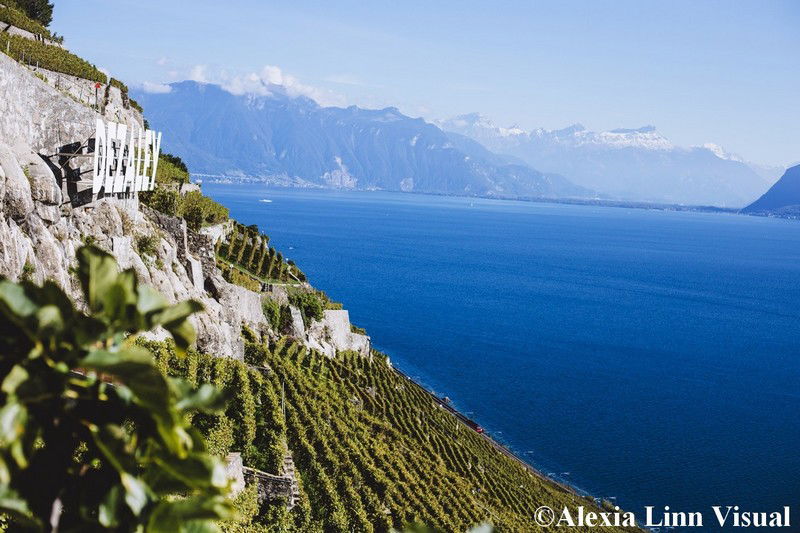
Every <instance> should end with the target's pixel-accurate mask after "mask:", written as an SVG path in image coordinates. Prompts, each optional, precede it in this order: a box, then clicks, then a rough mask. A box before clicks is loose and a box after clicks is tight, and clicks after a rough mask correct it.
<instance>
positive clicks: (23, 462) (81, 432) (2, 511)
mask: <svg viewBox="0 0 800 533" xmlns="http://www.w3.org/2000/svg"><path fill="white" fill-rule="evenodd" d="M77 274H78V278H79V280H80V283H81V286H82V289H83V295H84V298H83V300H84V302H85V306H86V309H87V311H88V313H89V314H88V315H87V314H84V313H83V312H82V311H79V310H77V309H76V308H75V307H74V306H73V304H72V302H71V301H70V300H69V298H68V296H67V295H66V294H65V293H64V292H63V291H62V290H61V289H60V288H59V287H58V286H57V285H56V284H55V283H54V282H52V281H46V282H45V283H44V285H42V286H41V287H40V286H37V285H34V284H33V283H30V282H27V281H23V282H21V283H13V282H11V281H9V280H5V279H0V515H2V516H4V517H5V518H6V519H9V520H11V524H10V526H11V530H13V531H19V530H31V531H56V530H58V531H99V530H113V531H144V532H165V533H166V532H172V531H175V532H184V531H203V532H209V531H217V530H218V528H217V525H216V521H218V520H225V519H229V518H231V517H232V516H233V514H234V513H233V509H232V505H231V503H230V502H229V501H228V498H227V496H228V491H229V481H228V479H227V476H226V474H225V467H224V464H223V463H222V461H221V460H220V459H219V458H217V457H215V456H212V455H210V454H209V453H208V452H207V451H206V444H205V440H204V439H203V437H202V436H201V435H200V433H199V432H198V430H197V429H195V428H194V427H192V426H191V425H190V423H189V419H190V416H191V413H193V412H197V411H201V412H208V413H218V412H222V411H221V410H222V407H223V405H222V401H221V398H220V395H219V394H218V393H217V391H216V389H215V388H214V387H212V386H211V385H203V386H201V387H200V388H198V389H193V388H191V387H190V386H189V385H188V383H187V382H185V381H181V380H177V379H171V378H166V377H165V376H164V375H163V374H162V373H161V372H160V371H159V370H158V368H157V367H156V365H155V363H154V361H153V355H152V354H151V353H150V351H148V350H146V349H144V348H142V347H141V346H137V345H136V344H135V342H134V341H135V339H136V336H137V334H138V333H140V332H143V331H149V330H151V329H153V328H155V327H158V326H160V327H162V328H164V329H165V330H166V331H168V332H169V333H171V334H172V337H173V339H174V340H175V344H176V346H177V347H178V348H179V350H181V351H183V350H185V349H186V348H187V347H188V346H189V345H190V344H192V343H193V342H194V338H195V332H194V329H193V328H192V326H191V324H190V323H189V322H188V321H187V318H188V317H189V315H191V314H192V313H194V312H196V311H198V310H199V309H200V308H201V306H200V304H199V303H197V302H194V301H186V302H182V303H179V304H176V305H168V304H167V302H166V301H165V299H164V298H163V297H162V296H161V295H160V294H159V293H158V292H156V291H155V290H153V289H151V288H149V287H144V286H139V284H138V281H137V280H136V275H135V273H134V272H133V270H126V271H124V272H119V270H118V266H117V263H116V261H115V260H114V258H113V257H111V256H110V255H108V254H106V253H105V252H102V251H100V250H99V249H96V248H92V247H84V248H81V249H80V250H79V251H78V269H77Z"/></svg>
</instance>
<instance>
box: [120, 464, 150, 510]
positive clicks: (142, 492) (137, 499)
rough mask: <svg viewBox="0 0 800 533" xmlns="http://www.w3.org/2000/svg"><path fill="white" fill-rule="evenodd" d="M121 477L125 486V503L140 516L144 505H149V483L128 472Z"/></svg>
mask: <svg viewBox="0 0 800 533" xmlns="http://www.w3.org/2000/svg"><path fill="white" fill-rule="evenodd" d="M119 478H120V481H121V482H122V486H123V487H125V503H127V504H128V507H130V508H131V511H133V514H135V515H136V516H139V514H141V512H142V509H144V506H145V505H147V499H148V498H147V485H145V483H144V482H143V481H142V480H140V479H137V478H135V477H133V476H132V475H130V474H127V473H122V474H120V476H119Z"/></svg>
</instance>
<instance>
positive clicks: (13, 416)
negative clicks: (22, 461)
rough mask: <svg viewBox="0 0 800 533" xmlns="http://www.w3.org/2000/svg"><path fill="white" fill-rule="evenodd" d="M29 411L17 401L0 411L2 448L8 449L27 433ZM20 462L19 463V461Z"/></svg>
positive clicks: (6, 405)
mask: <svg viewBox="0 0 800 533" xmlns="http://www.w3.org/2000/svg"><path fill="white" fill-rule="evenodd" d="M27 421H28V411H27V410H26V409H25V406H24V405H22V404H21V403H18V402H16V401H10V402H8V403H6V404H5V405H4V406H3V407H2V409H0V447H3V448H8V447H10V446H11V445H12V444H13V443H15V442H17V440H18V439H19V437H20V436H21V435H22V434H23V433H24V432H25V423H26V422H27ZM17 462H19V461H17Z"/></svg>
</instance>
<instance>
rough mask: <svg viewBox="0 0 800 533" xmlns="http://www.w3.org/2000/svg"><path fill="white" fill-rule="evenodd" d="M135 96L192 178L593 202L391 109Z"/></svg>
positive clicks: (194, 95) (275, 98)
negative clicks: (558, 198) (206, 176)
mask: <svg viewBox="0 0 800 533" xmlns="http://www.w3.org/2000/svg"><path fill="white" fill-rule="evenodd" d="M134 96H135V97H136V99H137V100H138V101H139V102H140V103H141V104H142V105H144V107H145V108H146V109H147V119H148V121H149V122H150V123H151V124H152V126H153V127H155V128H156V129H159V130H162V131H163V133H164V141H163V142H164V148H165V149H166V150H168V151H171V152H173V153H175V154H177V155H179V156H180V157H181V158H183V159H184V160H185V161H186V163H187V164H188V165H189V168H191V169H192V172H193V173H195V174H198V173H199V174H212V175H224V176H226V177H228V178H229V179H230V178H231V177H234V178H235V177H240V178H248V179H253V178H255V179H260V180H263V181H268V182H271V183H277V184H284V185H293V186H324V187H336V188H353V189H355V188H357V189H382V190H391V191H406V192H412V191H413V192H425V193H437V194H459V195H479V196H494V197H551V198H555V197H588V196H591V195H592V192H591V191H589V190H587V189H584V188H582V187H578V186H576V185H574V184H573V183H571V182H569V181H568V180H567V179H565V178H563V177H561V176H559V175H557V174H556V173H547V174H545V173H542V172H539V171H537V170H534V169H533V168H531V167H530V166H528V165H526V164H524V163H521V162H519V161H516V160H514V159H513V158H510V157H501V156H497V155H495V154H493V153H491V152H489V151H488V150H487V149H486V148H484V147H483V146H482V145H480V144H479V143H478V142H476V141H474V140H471V139H469V138H467V137H463V136H459V135H452V134H450V135H449V134H446V133H445V132H443V131H442V130H441V129H440V128H438V127H437V126H435V125H433V124H430V123H427V122H425V121H424V120H422V119H419V118H411V117H408V116H406V115H403V114H402V113H400V112H399V111H398V110H397V109H396V108H386V109H379V110H369V109H362V108H359V107H356V106H351V107H347V108H338V107H322V106H320V105H318V104H317V103H316V102H315V101H313V100H311V99H309V98H306V97H304V96H293V95H289V94H287V93H286V91H285V90H284V88H283V87H282V86H279V85H270V86H268V87H267V91H266V92H265V94H263V95H235V94H232V93H230V92H228V91H226V90H224V89H223V88H221V87H220V86H217V85H213V84H205V83H198V82H194V81H183V82H179V83H174V84H172V85H171V86H170V90H169V92H165V93H160V94H152V93H145V92H137V93H135V94H134Z"/></svg>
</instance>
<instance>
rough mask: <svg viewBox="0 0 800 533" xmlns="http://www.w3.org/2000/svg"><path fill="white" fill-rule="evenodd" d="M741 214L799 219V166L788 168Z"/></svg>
mask: <svg viewBox="0 0 800 533" xmlns="http://www.w3.org/2000/svg"><path fill="white" fill-rule="evenodd" d="M742 213H748V214H762V215H776V216H788V217H800V165H796V166H793V167H791V168H789V169H788V170H787V171H786V173H785V174H784V175H783V176H782V177H781V179H779V180H778V182H777V183H775V185H773V186H772V187H770V189H769V190H768V191H767V192H766V193H764V195H763V196H761V198H759V199H758V200H756V201H755V202H753V203H752V204H750V205H748V206H747V207H745V208H744V209H742Z"/></svg>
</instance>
